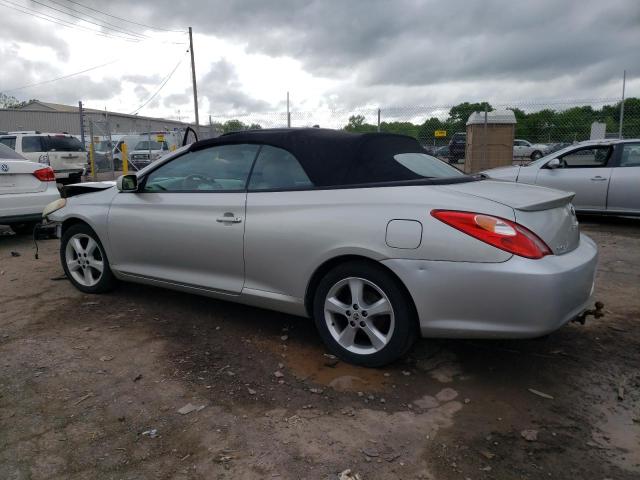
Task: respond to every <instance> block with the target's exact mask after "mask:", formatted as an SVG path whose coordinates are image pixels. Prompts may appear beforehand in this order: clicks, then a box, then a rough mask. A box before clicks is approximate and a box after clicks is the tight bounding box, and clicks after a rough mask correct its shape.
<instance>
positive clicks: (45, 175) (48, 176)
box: [33, 167, 56, 182]
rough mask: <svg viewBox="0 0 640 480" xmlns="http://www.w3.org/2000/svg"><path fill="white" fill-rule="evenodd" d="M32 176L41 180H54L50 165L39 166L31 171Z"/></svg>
mask: <svg viewBox="0 0 640 480" xmlns="http://www.w3.org/2000/svg"><path fill="white" fill-rule="evenodd" d="M33 176H34V177H36V178H37V179H38V180H40V181H41V182H55V181H56V176H55V174H54V173H53V169H52V168H51V167H47V168H39V169H38V170H36V171H35V172H33Z"/></svg>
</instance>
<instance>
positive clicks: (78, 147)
mask: <svg viewBox="0 0 640 480" xmlns="http://www.w3.org/2000/svg"><path fill="white" fill-rule="evenodd" d="M54 151H55V152H82V151H84V147H83V146H82V143H80V140H78V139H77V138H76V137H66V136H64V135H60V136H58V135H56V136H49V137H47V152H54Z"/></svg>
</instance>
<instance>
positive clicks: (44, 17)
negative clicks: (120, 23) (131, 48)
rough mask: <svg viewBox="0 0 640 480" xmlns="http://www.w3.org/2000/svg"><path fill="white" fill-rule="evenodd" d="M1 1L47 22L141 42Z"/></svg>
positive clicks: (9, 6) (106, 36)
mask: <svg viewBox="0 0 640 480" xmlns="http://www.w3.org/2000/svg"><path fill="white" fill-rule="evenodd" d="M0 1H2V2H3V3H0V5H2V6H3V7H5V8H9V9H11V10H14V11H17V12H20V13H24V14H25V15H29V16H30V17H36V18H40V19H41V20H46V21H47V22H51V23H55V24H56V25H61V26H63V27H67V28H71V29H76V30H85V31H87V32H91V33H93V34H95V35H99V36H101V37H105V38H118V39H122V40H125V41H127V42H139V41H140V40H139V39H137V38H132V37H124V36H121V35H115V34H107V33H102V32H99V31H97V30H93V29H92V28H87V27H83V26H82V25H77V24H75V23H71V22H69V21H68V20H65V19H63V18H59V17H54V16H52V15H48V14H46V13H42V12H39V11H38V10H34V9H32V8H29V7H25V6H24V5H20V4H18V3H14V2H11V1H9V0H0ZM6 4H9V5H6Z"/></svg>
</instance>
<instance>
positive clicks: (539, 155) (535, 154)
mask: <svg viewBox="0 0 640 480" xmlns="http://www.w3.org/2000/svg"><path fill="white" fill-rule="evenodd" d="M539 158H542V152H539V151H538V150H536V151H535V152H533V153H532V154H531V160H538V159H539Z"/></svg>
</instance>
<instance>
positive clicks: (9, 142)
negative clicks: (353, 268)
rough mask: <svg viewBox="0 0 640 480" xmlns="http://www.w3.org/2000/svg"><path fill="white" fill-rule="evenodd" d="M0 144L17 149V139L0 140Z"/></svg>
mask: <svg viewBox="0 0 640 480" xmlns="http://www.w3.org/2000/svg"><path fill="white" fill-rule="evenodd" d="M0 143H3V144H4V145H6V146H7V147H9V148H10V149H12V150H15V149H16V137H4V138H0Z"/></svg>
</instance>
